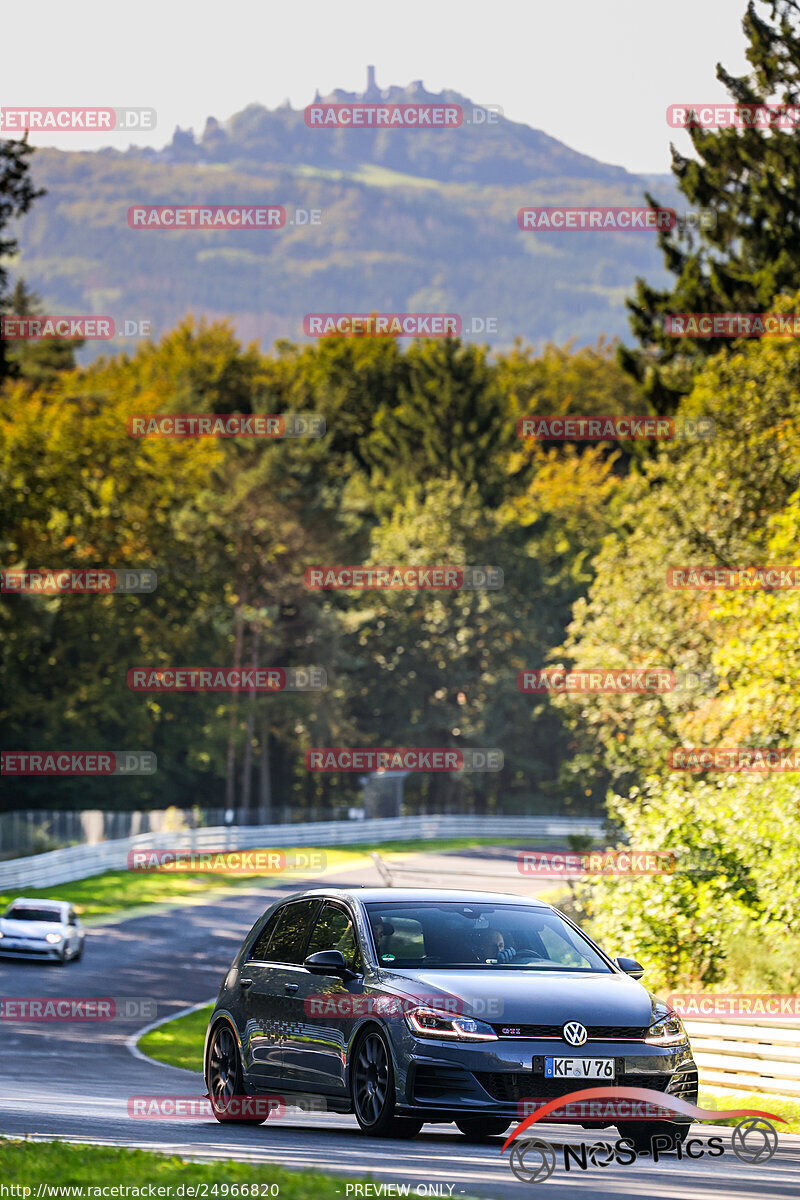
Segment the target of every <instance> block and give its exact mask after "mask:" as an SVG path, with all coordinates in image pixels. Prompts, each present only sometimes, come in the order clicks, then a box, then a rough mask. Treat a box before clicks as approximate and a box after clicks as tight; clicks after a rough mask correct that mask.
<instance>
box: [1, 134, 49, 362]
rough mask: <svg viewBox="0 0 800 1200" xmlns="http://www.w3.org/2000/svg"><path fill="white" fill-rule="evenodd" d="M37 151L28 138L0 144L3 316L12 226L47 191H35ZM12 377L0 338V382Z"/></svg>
mask: <svg viewBox="0 0 800 1200" xmlns="http://www.w3.org/2000/svg"><path fill="white" fill-rule="evenodd" d="M32 153H33V147H32V146H29V145H28V136H27V134H26V135H25V137H23V138H22V139H21V140H19V141H13V140H12V141H3V140H0V312H4V311H8V298H7V296H6V292H7V290H8V281H9V274H8V271H7V270H6V269H5V268H4V267H3V266H2V262H3V260H4V258H6V257H8V256H9V255H13V254H16V252H17V248H18V247H17V239H16V238H15V237H11V236H10V234H9V229H8V227H9V222H10V221H11V220H12V218H13V217H21V216H22V215H23V214H24V213H26V212H27V211H28V209H29V208H30V206H31V205H32V204H33V202H34V200H36V199H37V198H38V197H39V196H43V195H44V194H45V193H44V189H43V188H35V187H34V186H33V183H32V181H31V179H30V176H29V170H30V163H29V162H28V159H29V158H30V156H31V154H32ZM7 373H8V367H7V361H6V352H5V343H4V342H3V339H2V338H0V380H2V378H3V376H4V375H6V374H7Z"/></svg>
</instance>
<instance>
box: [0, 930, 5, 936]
mask: <svg viewBox="0 0 800 1200" xmlns="http://www.w3.org/2000/svg"><path fill="white" fill-rule="evenodd" d="M5 936H6V935H5V934H4V933H3V931H2V929H0V938H4V937H5Z"/></svg>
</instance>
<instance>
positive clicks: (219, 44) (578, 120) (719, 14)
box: [0, 0, 746, 172]
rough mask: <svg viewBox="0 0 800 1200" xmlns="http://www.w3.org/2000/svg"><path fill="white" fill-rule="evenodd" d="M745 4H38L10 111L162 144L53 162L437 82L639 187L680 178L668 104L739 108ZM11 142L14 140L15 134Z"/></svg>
mask: <svg viewBox="0 0 800 1200" xmlns="http://www.w3.org/2000/svg"><path fill="white" fill-rule="evenodd" d="M745 8H746V0H670V2H669V3H668V4H661V3H657V2H656V0H553V2H552V3H550V2H549V0H548V2H545V0H487V3H479V2H478V0H459V2H458V3H454V2H453V0H404V2H403V3H401V4H390V3H387V2H386V0H338V2H337V3H323V2H322V0H283V2H282V3H273V2H272V0H134V2H133V3H120V2H119V0H117V2H116V3H115V2H114V0H72V3H71V4H64V3H63V0H39V2H38V3H36V4H32V5H24V4H14V5H10V4H6V5H3V6H2V8H0V36H2V39H3V41H4V43H5V45H6V46H7V47H10V48H13V53H11V52H9V50H6V52H5V53H4V56H3V59H4V61H3V70H2V77H1V78H0V104H1V105H4V106H8V105H13V106H20V107H22V106H24V105H31V106H42V105H62V106H71V105H87V106H88V105H109V106H117V105H136V106H151V107H154V108H155V109H156V110H157V112H158V127H157V129H156V130H155V131H154V132H153V133H150V134H147V135H144V136H139V137H133V136H132V135H130V134H124V133H116V132H115V133H112V134H104V135H95V134H91V133H71V134H51V135H47V134H39V135H32V137H31V140H32V141H33V142H35V143H36V144H39V145H52V146H60V147H62V148H64V149H94V148H96V147H98V146H101V145H114V146H117V147H119V148H120V149H124V148H125V147H126V146H127V145H128V144H130V142H132V141H135V142H137V143H139V144H151V145H155V146H162V145H163V144H164V143H165V142H167V141H169V140H170V139H171V137H172V133H173V131H174V129H175V126H176V125H180V126H182V127H183V128H187V127H191V128H193V129H194V130H195V132H197V133H200V132H201V131H202V129H203V127H204V125H205V120H206V117H207V116H209V115H211V116H215V117H217V118H218V119H219V120H224V119H225V118H227V117H228V116H230V115H231V114H232V113H234V112H236V111H238V110H239V109H242V108H244V107H245V106H246V105H247V104H250V103H252V102H254V101H255V102H260V103H262V104H265V105H267V106H268V107H270V108H273V107H275V106H276V105H278V104H280V103H282V102H283V101H284V100H286V99H287V98H288V99H289V100H290V101H291V103H292V105H293V107H295V108H303V107H304V106H305V105H306V104H308V103H310V102H311V100H312V99H313V96H314V90H315V88H319V89H320V91H321V92H322V93H323V95H324V94H325V93H326V92H328V91H331V90H332V89H333V88H334V87H343V88H346V89H348V90H350V91H356V90H358V91H360V90H362V89H363V87H364V84H365V78H366V66H367V64H368V63H373V64H374V65H375V67H376V72H377V81H378V84H379V86H381V87H385V86H387V85H388V84H391V83H397V84H405V83H408V82H410V81H411V80H413V79H421V80H423V82H424V83H425V86H426V87H427V88H428V89H429V90H430V91H439V90H440V89H441V88H445V87H449V88H453V89H455V90H456V91H458V92H461V93H463V94H464V95H466V96H468V97H469V98H470V99H472V100H474V101H477V102H478V103H480V104H499V105H500V106H501V107H502V109H503V110H504V112H505V114H506V116H508V117H510V118H511V119H512V120H515V121H524V122H525V123H526V124H529V125H532V126H534V127H535V128H538V129H542V130H544V131H545V132H546V133H549V134H551V135H552V136H553V137H556V138H558V139H559V140H561V141H563V142H565V143H566V144H567V145H568V146H571V147H573V148H574V149H576V150H580V151H582V152H583V153H585V154H590V155H592V157H594V158H597V159H600V160H602V161H605V162H610V163H615V164H619V165H621V166H624V167H627V168H628V169H629V170H632V171H643V172H650V171H667V170H668V169H669V163H670V157H669V142H670V137H672V138H673V139H675V140H676V144H677V145H678V147H679V148H681V149H684V150H685V149H687V148H688V145H689V141H688V137H687V135H686V134H682V133H680V131H677V130H670V129H669V128H668V127H667V125H666V120H665V109H666V108H667V105H669V104H674V103H682V102H685V101H691V102H695V103H699V102H704V101H718V100H723V99H725V98H726V93H725V92H724V89H723V88H722V87H721V86H720V85H719V84H718V83H717V81H716V78H715V67H716V63H717V62H719V61H721V62H722V63H723V64H724V65H725V66H726V67H727V68H728V69H729V70H732V71H733V72H734V73H737V74H739V73H742V72H743V71H744V69H745V67H746V60H745V57H744V47H745V39H744V36H743V34H742V29H741V20H742V16H743V14H744V12H745ZM0 136H2V135H0Z"/></svg>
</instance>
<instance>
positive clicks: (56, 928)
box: [0, 896, 86, 966]
mask: <svg viewBox="0 0 800 1200" xmlns="http://www.w3.org/2000/svg"><path fill="white" fill-rule="evenodd" d="M85 936H86V934H85V932H84V928H83V926H82V925H81V923H80V921H79V920H78V917H77V915H76V913H75V909H74V908H73V907H72V905H71V904H67V903H66V901H64V900H26V899H25V898H24V897H22V896H20V897H18V898H17V899H16V900H13V901H12V902H11V904H10V905H9V906H8V908H7V909H6V911H5V912H4V914H3V916H2V917H0V957H5V956H6V955H8V956H9V957H12V958H46V959H55V961H56V962H58V963H61V965H62V966H63V964H64V963H65V962H67V961H68V960H69V959H71V958H74V959H79V958H80V957H81V955H82V954H83V939H84V938H85Z"/></svg>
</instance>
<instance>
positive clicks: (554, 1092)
mask: <svg viewBox="0 0 800 1200" xmlns="http://www.w3.org/2000/svg"><path fill="white" fill-rule="evenodd" d="M642 974H643V970H642V968H641V967H640V966H639V964H638V963H636V962H635V961H633V960H632V959H629V958H617V959H611V958H609V957H608V955H606V954H605V953H604V952H603V951H602V950H601V949H600V948H599V947H598V946H596V945H595V943H594V942H592V941H590V939H589V938H587V937H586V935H585V934H584V933H582V932H581V931H580V930H579V929H578V927H577V926H576V925H575V924H573V922H572V921H570V920H569V919H568V918H567V917H565V916H564V915H563V914H562V913H560V912H558V911H557V910H556V909H554V908H552V907H551V906H550V905H549V904H544V903H542V902H541V901H539V900H535V899H526V898H523V897H520V896H514V895H500V894H495V893H492V892H467V891H444V890H433V889H428V888H390V889H388V888H320V889H315V890H313V891H307V892H304V893H302V894H300V895H296V896H292V897H290V898H284V899H282V900H280V901H278V902H277V903H276V904H274V905H273V906H272V907H271V908H269V909H268V910H267V911H266V912H265V913H264V915H263V916H262V917H260V918H259V920H258V921H256V923H255V925H254V926H253V928H252V929H251V930H250V933H249V934H248V935H247V937H246V938H245V940H244V942H243V944H242V946H241V948H240V950H239V952H238V954H237V955H236V958H235V959H234V961H233V963H232V965H231V968H230V970H229V971H228V973H227V975H226V976H225V979H224V980H223V983H222V986H221V988H220V992H219V996H218V997H217V1002H216V1004H215V1006H214V1011H213V1013H212V1015H211V1020H210V1022H209V1026H208V1032H207V1034H206V1045H205V1077H206V1083H207V1086H208V1094H209V1097H210V1099H211V1103H212V1106H213V1109H214V1112H215V1115H216V1116H217V1118H218V1120H220V1121H225V1120H239V1121H247V1122H255V1123H260V1122H261V1121H263V1120H264V1119H265V1117H266V1112H264V1111H263V1110H262V1109H261V1108H257V1109H256V1111H255V1113H254V1114H253V1113H252V1110H251V1111H250V1112H248V1110H247V1106H246V1105H245V1106H244V1108H243V1107H242V1106H241V1104H239V1103H238V1101H239V1099H240V1098H241V1097H248V1096H259V1095H264V1096H266V1095H269V1096H280V1097H281V1099H282V1100H283V1102H284V1103H285V1104H287V1105H291V1104H292V1103H296V1104H300V1105H301V1106H303V1105H304V1104H306V1105H307V1104H309V1102H310V1103H311V1106H312V1107H313V1106H314V1103H313V1098H317V1100H316V1103H317V1104H318V1105H319V1107H324V1108H327V1110H328V1111H333V1112H342V1113H355V1116H356V1120H357V1121H358V1123H359V1125H360V1126H361V1129H362V1130H363V1131H364V1132H365V1133H368V1134H371V1135H373V1136H377V1137H389V1136H407V1137H412V1136H414V1134H416V1133H418V1132H419V1130H420V1129H421V1127H422V1125H423V1124H425V1123H426V1122H449V1121H454V1122H455V1123H456V1125H457V1126H458V1128H459V1129H460V1130H461V1132H462V1133H463V1134H465V1135H466V1136H467V1137H470V1138H474V1139H480V1138H485V1137H489V1136H494V1135H498V1134H501V1133H503V1132H504V1131H505V1130H506V1129H507V1128H508V1126H509V1125H510V1124H511V1123H512V1122H514V1121H516V1120H518V1119H520V1118H521V1117H522V1116H524V1115H525V1113H526V1112H530V1111H532V1110H533V1108H535V1107H536V1106H537V1102H538V1103H546V1102H547V1101H548V1100H551V1099H553V1098H555V1097H558V1096H563V1095H566V1094H567V1093H568V1092H572V1091H576V1090H579V1089H582V1088H592V1087H600V1086H602V1085H619V1086H621V1085H627V1086H628V1087H640V1088H651V1089H657V1090H659V1091H661V1092H667V1093H669V1094H671V1095H674V1096H679V1097H682V1098H683V1099H685V1100H689V1101H690V1102H695V1101H696V1099H697V1068H696V1066H695V1063H694V1060H693V1059H692V1052H691V1048H690V1046H689V1040H688V1038H687V1036H686V1033H685V1031H684V1028H683V1026H682V1024H681V1022H680V1020H679V1018H678V1017H677V1016H676V1014H675V1013H674V1012H673V1011H672V1010H671V1009H670V1008H669V1007H668V1006H667V1005H666V1004H664V1003H663V1002H662V1001H659V1000H658V999H657V998H656V997H655V996H653V995H652V994H651V993H650V992H648V991H647V989H646V988H645V987H643V986H642V984H640V983H638V982H637V980H638V979H639V978H640V977H641V975H642ZM309 1098H312V1099H311V1101H309ZM595 1111H596V1110H595ZM243 1113H244V1115H242V1114H243ZM551 1119H552V1118H551ZM574 1119H575V1118H573V1120H574ZM581 1123H582V1124H584V1125H586V1126H589V1127H595V1128H597V1127H599V1126H601V1125H608V1124H610V1123H611V1122H609V1121H608V1120H607V1119H606V1121H586V1120H585V1119H583V1120H581ZM619 1128H620V1132H621V1133H623V1135H624V1136H625V1137H629V1138H632V1139H633V1140H634V1141H635V1142H636V1143H641V1144H643V1145H647V1144H648V1139H649V1138H650V1136H651V1135H652V1134H653V1133H655V1132H662V1131H663V1130H664V1128H665V1125H664V1124H663V1123H659V1122H648V1121H641V1122H635V1121H630V1120H629V1121H624V1122H622V1123H621V1124H619ZM667 1128H669V1129H670V1130H671V1131H672V1132H673V1133H677V1134H678V1135H679V1136H682V1137H683V1136H685V1135H686V1132H687V1131H688V1128H689V1126H688V1125H682V1124H677V1123H673V1124H670V1125H668V1126H667Z"/></svg>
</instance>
